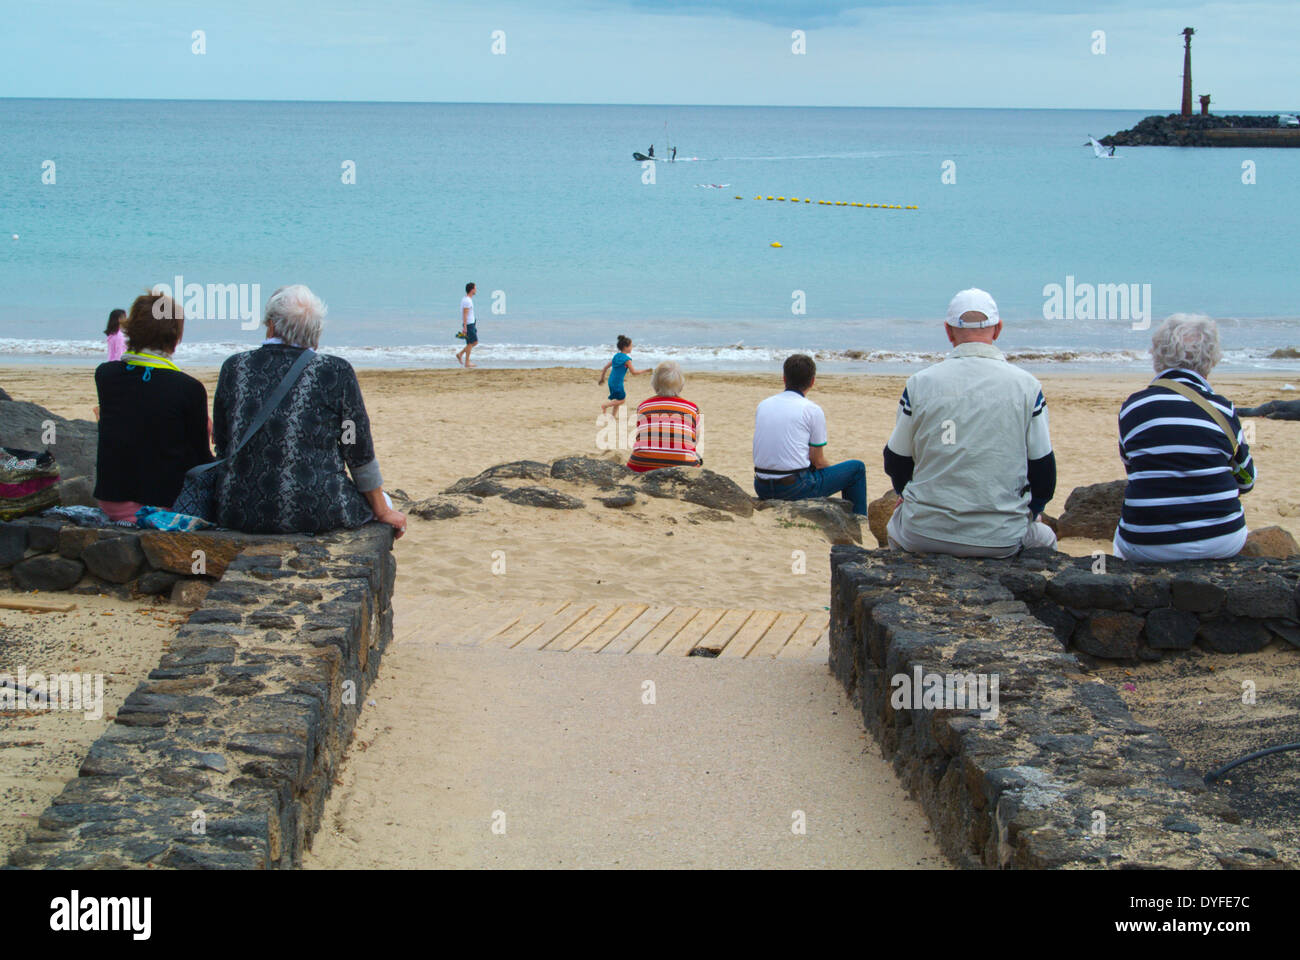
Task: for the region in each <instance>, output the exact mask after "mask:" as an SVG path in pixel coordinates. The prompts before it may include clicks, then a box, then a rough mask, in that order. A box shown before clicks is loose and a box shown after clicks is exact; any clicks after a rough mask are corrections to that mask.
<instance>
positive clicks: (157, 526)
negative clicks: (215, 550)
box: [135, 507, 216, 530]
mask: <svg viewBox="0 0 1300 960" xmlns="http://www.w3.org/2000/svg"><path fill="white" fill-rule="evenodd" d="M135 522H136V523H137V524H139V525H140V526H142V527H148V528H149V529H150V530H211V529H212V528H213V527H215V526H216V524H215V523H211V522H209V521H207V520H204V519H203V518H202V517H191V516H189V515H188V514H184V513H175V512H173V511H171V510H163V509H162V508H161V507H141V508H140V509H139V510H137V511H136V512H135Z"/></svg>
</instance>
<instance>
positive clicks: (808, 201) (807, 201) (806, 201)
mask: <svg viewBox="0 0 1300 960" xmlns="http://www.w3.org/2000/svg"><path fill="white" fill-rule="evenodd" d="M804 203H812V200H805V201H804Z"/></svg>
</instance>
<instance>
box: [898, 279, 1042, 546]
mask: <svg viewBox="0 0 1300 960" xmlns="http://www.w3.org/2000/svg"><path fill="white" fill-rule="evenodd" d="M945 329H946V330H947V333H948V341H949V342H950V343H951V344H952V345H953V347H954V348H955V349H954V350H953V351H952V352H951V353H950V354H948V357H947V359H945V360H943V361H942V362H940V363H937V364H935V365H934V366H932V367H927V368H926V369H925V370H922V371H921V372H920V373H916V374H913V375H912V376H911V377H910V378H908V381H907V386H906V387H905V388H904V390H903V397H902V399H901V400H900V401H899V403H898V418H897V421H896V422H895V425H894V432H893V433H892V434H891V435H890V437H889V443H888V444H887V445H886V446H885V472H886V473H887V474H889V478H890V479H891V480H892V481H893V483H894V490H895V492H897V493H898V494H899V495H900V496H901V497H902V502H901V503H900V504H899V505H898V509H896V510H895V511H894V515H893V516H892V517H891V518H890V520H889V543H890V546H893V547H896V548H900V549H903V550H908V551H911V552H913V553H946V554H951V555H952V556H957V557H1010V556H1014V555H1015V554H1016V553H1018V552H1019V551H1020V550H1021V549H1022V548H1028V547H1055V546H1056V534H1054V533H1052V531H1051V528H1049V527H1048V526H1047V525H1046V524H1044V523H1042V522H1041V514H1042V512H1043V508H1044V507H1045V506H1047V502H1048V501H1049V500H1051V499H1052V495H1053V494H1054V493H1055V492H1056V456H1055V454H1053V453H1052V439H1051V436H1050V435H1049V432H1048V427H1047V401H1046V400H1045V399H1043V389H1042V386H1041V385H1040V384H1039V382H1038V381H1037V380H1036V379H1035V378H1034V377H1033V376H1031V375H1030V374H1028V373H1026V372H1025V371H1024V370H1021V369H1019V368H1018V367H1013V366H1012V365H1011V364H1010V363H1008V362H1007V358H1006V357H1005V356H1004V355H1003V353H1002V351H1001V350H999V349H998V348H997V347H995V346H993V341H994V340H996V339H997V338H998V337H999V336H1000V335H1001V333H1002V320H1001V319H1000V318H999V317H998V306H997V304H996V303H994V302H993V298H992V297H991V296H989V295H988V294H987V293H985V292H984V291H983V290H978V289H975V288H971V289H969V290H963V291H961V292H960V293H958V294H957V295H956V296H955V297H953V298H952V302H951V303H950V304H948V316H947V319H946V321H945Z"/></svg>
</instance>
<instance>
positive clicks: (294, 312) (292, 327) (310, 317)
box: [266, 283, 328, 350]
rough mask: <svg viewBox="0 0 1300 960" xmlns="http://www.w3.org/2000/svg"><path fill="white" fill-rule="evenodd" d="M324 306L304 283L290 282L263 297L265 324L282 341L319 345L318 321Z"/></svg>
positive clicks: (295, 344) (311, 345) (319, 325)
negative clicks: (264, 302)
mask: <svg viewBox="0 0 1300 960" xmlns="http://www.w3.org/2000/svg"><path fill="white" fill-rule="evenodd" d="M327 312H328V308H327V307H326V306H325V304H323V303H322V302H321V299H320V297H318V296H316V294H314V293H312V292H311V289H310V288H308V287H307V286H306V285H305V284H301V283H294V284H290V285H289V286H287V287H281V288H280V289H278V290H276V291H275V292H274V293H272V294H271V296H270V297H269V298H268V299H267V301H266V327H267V329H268V330H274V331H275V335H276V336H277V337H279V338H280V339H281V340H283V341H284V342H285V343H289V344H293V345H294V346H295V347H310V348H311V349H313V350H315V349H316V348H317V347H318V346H319V345H320V331H321V325H322V323H324V320H325V314H326V313H327Z"/></svg>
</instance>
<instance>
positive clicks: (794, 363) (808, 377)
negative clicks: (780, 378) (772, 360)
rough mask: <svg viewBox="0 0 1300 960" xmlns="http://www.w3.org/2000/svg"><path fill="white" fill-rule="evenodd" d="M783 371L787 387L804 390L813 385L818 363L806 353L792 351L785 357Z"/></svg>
mask: <svg viewBox="0 0 1300 960" xmlns="http://www.w3.org/2000/svg"><path fill="white" fill-rule="evenodd" d="M782 373H784V375H785V385H786V386H787V387H789V388H790V389H791V390H799V391H801V392H802V391H804V390H807V389H808V388H809V387H811V386H812V382H813V377H815V376H817V364H815V363H814V362H813V358H812V357H810V356H808V354H806V353H792V354H790V356H788V357H786V358H785V366H784V367H782Z"/></svg>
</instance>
